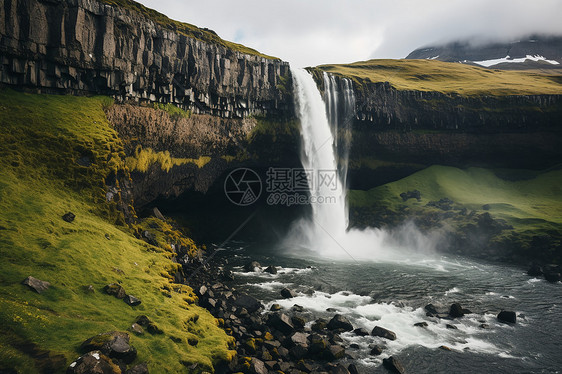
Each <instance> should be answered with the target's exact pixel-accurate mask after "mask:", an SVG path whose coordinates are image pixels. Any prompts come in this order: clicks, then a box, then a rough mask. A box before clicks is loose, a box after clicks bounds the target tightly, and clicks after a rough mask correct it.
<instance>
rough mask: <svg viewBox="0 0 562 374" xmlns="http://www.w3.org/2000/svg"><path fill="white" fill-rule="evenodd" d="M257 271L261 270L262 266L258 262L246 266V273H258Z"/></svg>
mask: <svg viewBox="0 0 562 374" xmlns="http://www.w3.org/2000/svg"><path fill="white" fill-rule="evenodd" d="M256 269H261V265H260V263H259V262H257V261H252V262H249V263H247V264H246V265H244V271H245V272H247V273H252V272H254V271H256Z"/></svg>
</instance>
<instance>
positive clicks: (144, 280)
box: [0, 90, 233, 373]
mask: <svg viewBox="0 0 562 374" xmlns="http://www.w3.org/2000/svg"><path fill="white" fill-rule="evenodd" d="M0 103H1V104H0V169H1V170H2V174H1V177H0V258H2V261H1V262H0V369H8V368H14V369H17V370H18V371H19V372H24V373H35V372H53V373H57V372H64V371H65V370H66V367H67V366H68V364H70V362H72V360H74V359H75V358H77V357H78V356H79V353H78V351H77V349H78V346H79V345H80V343H81V342H82V341H84V340H85V339H86V338H89V337H91V336H93V335H96V334H98V333H101V332H106V331H112V330H121V331H125V330H127V329H128V328H129V327H130V326H131V324H132V323H133V322H134V321H135V319H136V317H137V316H138V315H141V314H145V315H148V316H149V317H150V318H151V319H152V320H153V321H154V322H155V323H156V324H157V325H158V326H159V327H160V328H161V329H162V330H163V331H164V334H160V335H151V334H149V333H145V334H144V335H140V336H137V335H134V334H132V333H131V343H132V345H133V346H135V347H136V348H137V349H138V352H139V354H138V359H137V361H138V362H143V361H146V362H148V364H149V369H150V370H151V371H152V372H168V373H177V372H182V371H186V367H185V365H186V364H189V365H191V364H194V363H198V364H199V366H198V367H199V368H200V370H212V365H213V363H216V362H217V361H219V360H227V359H229V358H231V356H232V353H233V351H231V350H230V349H229V347H230V344H231V343H232V341H231V338H230V337H228V336H227V335H226V334H225V333H224V331H223V330H221V329H220V328H219V327H218V325H217V321H216V320H215V319H214V318H213V317H212V316H211V315H210V314H209V313H208V312H207V311H206V310H204V309H202V308H200V307H198V306H197V305H195V304H194V303H193V302H194V300H195V299H196V298H195V297H194V295H193V294H192V292H191V289H189V287H186V286H181V285H174V284H173V283H171V278H172V277H171V274H173V272H174V271H175V270H177V266H178V265H177V264H175V263H173V262H172V261H171V260H170V259H169V257H171V256H172V255H173V253H172V252H171V251H166V250H164V249H161V248H159V247H154V246H152V245H149V244H147V243H145V242H143V241H140V240H137V239H135V238H134V237H133V236H132V235H131V233H130V232H129V230H128V229H127V228H125V227H123V226H121V227H119V226H116V225H115V224H114V223H115V222H116V221H117V222H121V221H122V219H121V220H120V219H119V217H120V213H119V212H118V211H117V209H116V206H115V203H113V202H112V203H107V202H106V201H105V195H104V194H105V188H104V179H105V177H106V176H107V175H108V174H110V173H111V172H112V171H113V172H115V171H119V170H124V163H123V158H124V154H123V153H122V145H121V142H120V141H119V139H118V138H117V134H116V133H115V131H114V130H113V129H111V128H110V126H109V124H108V122H107V121H106V119H105V115H104V112H103V110H102V108H103V106H104V105H110V101H108V99H107V98H79V97H69V96H49V95H30V94H22V93H17V92H14V91H11V90H0ZM83 157H88V159H89V161H90V162H91V165H89V166H81V165H80V164H79V163H78V162H77V161H78V160H80V159H81V158H83ZM69 211H71V212H73V213H74V214H75V215H76V219H75V220H74V222H72V223H68V222H65V221H64V220H62V218H61V217H62V215H63V214H65V213H66V212H69ZM164 229H165V230H167V231H169V232H171V230H169V228H167V227H165V228H164ZM165 230H164V231H165ZM170 235H171V234H170ZM169 237H170V236H169V235H168V236H163V237H162V238H160V239H162V240H164V239H165V238H169ZM164 244H165V243H164ZM184 244H189V243H184ZM170 249H171V248H170ZM29 275H32V276H34V277H36V278H39V279H41V280H45V281H48V282H50V283H51V285H52V286H51V287H50V288H49V289H48V290H47V291H45V292H44V293H42V294H37V293H35V292H33V291H31V290H30V289H28V288H27V287H26V286H24V285H22V284H21V281H22V280H23V279H24V278H26V277H27V276H29ZM114 282H119V283H121V285H122V286H123V287H124V288H125V290H126V291H127V293H129V294H132V295H134V296H136V297H138V298H140V299H141V300H142V304H141V305H139V306H137V307H130V306H128V305H127V304H125V303H124V302H123V301H122V300H118V299H116V298H114V297H112V296H109V295H106V294H105V293H104V292H103V291H102V289H103V287H104V286H105V285H106V284H109V283H114ZM89 285H91V286H93V290H94V292H90V291H89V290H88V286H89ZM196 316H197V317H196ZM194 320H196V321H197V322H193V321H194ZM172 336H173V337H174V339H173V340H172V339H171V337H172ZM193 337H196V338H197V340H198V341H199V343H198V344H197V346H195V347H194V346H191V345H189V344H188V339H189V338H193Z"/></svg>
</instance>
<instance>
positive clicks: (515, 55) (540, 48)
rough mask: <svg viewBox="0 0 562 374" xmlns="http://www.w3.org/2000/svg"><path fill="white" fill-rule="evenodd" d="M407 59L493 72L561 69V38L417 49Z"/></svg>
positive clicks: (533, 37)
mask: <svg viewBox="0 0 562 374" xmlns="http://www.w3.org/2000/svg"><path fill="white" fill-rule="evenodd" d="M406 59H429V60H439V61H445V62H461V63H466V64H471V65H477V66H484V67H491V68H494V69H562V36H536V35H535V36H529V37H526V38H522V39H521V40H517V41H513V42H491V43H488V44H480V45H475V44H471V43H470V42H469V41H466V40H464V41H456V42H452V43H448V44H445V45H441V46H427V47H423V48H418V49H416V50H414V51H413V52H411V53H410V54H409V55H408V56H406Z"/></svg>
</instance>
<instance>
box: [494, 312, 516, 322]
mask: <svg viewBox="0 0 562 374" xmlns="http://www.w3.org/2000/svg"><path fill="white" fill-rule="evenodd" d="M498 321H500V322H507V323H516V322H517V315H516V314H515V312H511V311H507V310H502V311H501V312H500V313H499V314H498Z"/></svg>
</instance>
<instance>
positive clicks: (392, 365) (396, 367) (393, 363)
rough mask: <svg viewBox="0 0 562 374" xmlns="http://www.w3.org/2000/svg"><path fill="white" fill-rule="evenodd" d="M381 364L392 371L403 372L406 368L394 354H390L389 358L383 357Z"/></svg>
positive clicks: (399, 373)
mask: <svg viewBox="0 0 562 374" xmlns="http://www.w3.org/2000/svg"><path fill="white" fill-rule="evenodd" d="M382 364H383V366H384V367H385V368H386V369H387V370H389V371H390V372H392V373H398V374H404V373H406V370H405V369H404V366H402V364H401V363H400V361H398V359H396V357H394V356H390V357H389V358H384V359H383V360H382Z"/></svg>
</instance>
